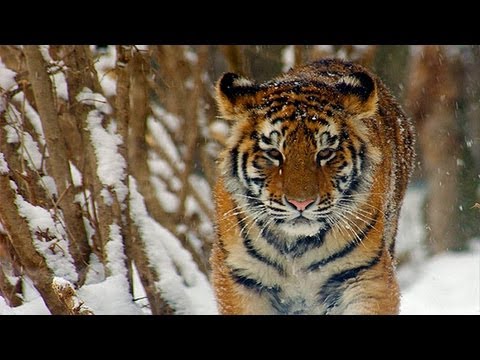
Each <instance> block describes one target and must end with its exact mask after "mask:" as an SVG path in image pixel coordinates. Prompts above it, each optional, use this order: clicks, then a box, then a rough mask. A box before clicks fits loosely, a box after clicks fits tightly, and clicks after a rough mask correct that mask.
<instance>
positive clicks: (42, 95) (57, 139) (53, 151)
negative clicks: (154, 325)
mask: <svg viewBox="0 0 480 360" xmlns="http://www.w3.org/2000/svg"><path fill="white" fill-rule="evenodd" d="M24 51H25V56H26V58H27V66H28V71H29V79H30V82H31V84H32V89H33V92H34V96H35V99H36V103H37V107H38V113H39V114H40V117H41V118H42V126H43V130H44V132H45V140H46V143H47V147H48V149H49V154H50V156H49V158H47V168H48V170H49V173H50V174H51V175H52V177H53V178H54V180H55V184H56V186H57V189H58V192H59V193H60V194H62V193H65V196H64V199H65V200H64V202H63V204H65V206H62V203H60V204H59V205H60V206H62V210H63V213H64V217H65V226H66V229H67V233H68V238H69V248H70V251H71V254H72V257H73V259H74V262H75V267H76V269H77V272H78V275H79V283H80V284H82V283H83V281H84V280H85V276H86V270H87V266H86V265H87V261H88V256H89V254H90V248H89V245H88V241H87V234H86V232H85V228H84V226H83V220H82V212H81V209H80V206H79V205H78V204H77V203H76V202H75V194H74V191H73V189H72V188H73V187H71V184H72V183H73V181H72V177H71V173H70V166H69V163H68V158H67V149H66V145H65V138H64V137H63V133H62V131H61V128H60V124H59V119H58V115H57V112H56V107H55V100H54V97H53V89H52V83H51V80H50V75H49V74H48V72H47V66H46V63H45V60H44V59H43V57H42V54H41V52H40V49H39V48H38V47H37V46H25V49H24Z"/></svg>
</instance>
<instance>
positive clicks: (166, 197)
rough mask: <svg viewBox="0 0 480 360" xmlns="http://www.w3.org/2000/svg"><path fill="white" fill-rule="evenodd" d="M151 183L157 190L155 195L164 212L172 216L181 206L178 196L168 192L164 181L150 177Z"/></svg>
mask: <svg viewBox="0 0 480 360" xmlns="http://www.w3.org/2000/svg"><path fill="white" fill-rule="evenodd" d="M150 181H151V182H152V185H153V187H154V188H155V195H156V196H157V199H158V201H159V203H160V204H161V206H162V208H163V210H165V211H166V212H168V213H171V214H173V213H175V212H176V211H177V210H178V207H179V205H180V200H179V199H178V197H177V195H176V194H174V193H172V192H170V191H168V189H167V186H166V185H165V183H164V182H163V181H162V180H160V179H158V178H156V177H153V176H152V177H150Z"/></svg>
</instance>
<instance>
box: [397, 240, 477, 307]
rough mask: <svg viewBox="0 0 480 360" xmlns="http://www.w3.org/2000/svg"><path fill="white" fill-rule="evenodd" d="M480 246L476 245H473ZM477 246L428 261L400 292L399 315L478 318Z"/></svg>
mask: <svg viewBox="0 0 480 360" xmlns="http://www.w3.org/2000/svg"><path fill="white" fill-rule="evenodd" d="M477 242H478V244H477V245H480V241H477ZM479 250H480V246H477V248H476V249H475V251H473V252H469V253H445V254H441V255H437V256H435V257H433V258H431V259H430V260H429V261H428V262H427V263H426V264H425V265H424V266H422V267H421V268H420V269H419V271H418V272H417V274H416V280H415V282H414V283H413V284H412V285H411V286H409V287H406V288H404V289H403V295H402V300H401V309H400V313H401V314H404V315H405V314H409V315H415V314H423V315H434V314H449V315H480V251H479Z"/></svg>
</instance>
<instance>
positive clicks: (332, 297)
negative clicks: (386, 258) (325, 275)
mask: <svg viewBox="0 0 480 360" xmlns="http://www.w3.org/2000/svg"><path fill="white" fill-rule="evenodd" d="M382 252H383V246H382V248H381V249H380V251H379V252H378V253H377V255H376V256H375V257H374V258H373V259H371V260H370V261H369V262H368V263H366V264H364V265H360V266H357V267H355V268H352V269H348V270H344V271H341V272H339V273H337V274H334V275H332V276H331V277H330V278H329V279H328V280H327V281H326V282H325V284H324V285H323V286H322V288H321V289H320V291H319V292H318V297H319V303H321V304H323V305H324V306H325V307H326V308H327V309H331V308H333V307H335V306H337V305H338V304H339V301H340V299H341V297H342V294H343V292H344V290H345V289H344V288H343V285H344V284H345V282H346V281H347V280H351V279H354V278H356V277H358V276H359V275H360V273H361V272H363V271H365V270H368V269H370V268H371V267H372V266H374V265H376V264H377V263H378V262H379V261H380V258H381V256H382Z"/></svg>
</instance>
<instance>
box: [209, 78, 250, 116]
mask: <svg viewBox="0 0 480 360" xmlns="http://www.w3.org/2000/svg"><path fill="white" fill-rule="evenodd" d="M258 90H259V85H258V84H257V83H255V82H254V81H252V80H249V79H247V78H244V77H241V76H240V75H237V74H234V73H226V74H224V75H223V76H222V77H221V79H220V80H219V81H218V82H217V85H216V100H217V105H218V108H219V110H220V114H221V115H222V117H223V118H225V119H228V120H236V119H237V118H238V117H241V116H242V115H245V114H246V113H247V111H248V109H249V108H250V107H251V106H252V105H254V104H255V101H256V96H255V95H256V93H257V92H258Z"/></svg>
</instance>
